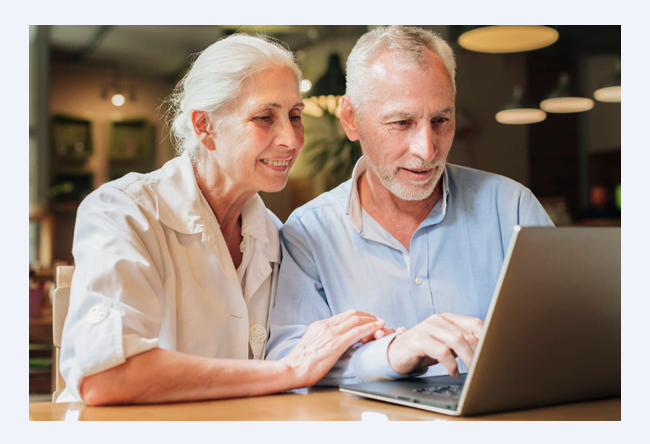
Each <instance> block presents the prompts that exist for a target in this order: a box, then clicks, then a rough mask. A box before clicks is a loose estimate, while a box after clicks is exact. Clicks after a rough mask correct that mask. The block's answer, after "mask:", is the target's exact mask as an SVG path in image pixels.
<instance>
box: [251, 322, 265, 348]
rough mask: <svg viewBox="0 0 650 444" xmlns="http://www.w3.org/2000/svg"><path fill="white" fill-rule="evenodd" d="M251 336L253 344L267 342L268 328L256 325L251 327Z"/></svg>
mask: <svg viewBox="0 0 650 444" xmlns="http://www.w3.org/2000/svg"><path fill="white" fill-rule="evenodd" d="M250 335H251V340H252V341H253V342H257V343H258V344H260V343H262V342H264V341H266V328H264V326H263V325H261V324H255V325H253V326H252V327H251V331H250Z"/></svg>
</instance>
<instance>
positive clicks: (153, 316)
mask: <svg viewBox="0 0 650 444" xmlns="http://www.w3.org/2000/svg"><path fill="white" fill-rule="evenodd" d="M72 252H73V256H74V259H75V270H74V274H73V277H72V285H71V290H70V307H69V310H68V315H67V317H66V320H65V324H64V328H63V336H62V341H61V362H60V368H61V374H62V376H63V378H64V379H65V381H66V388H67V389H68V390H69V391H70V394H71V395H72V396H73V397H74V398H76V399H77V400H79V401H81V396H80V394H79V385H80V383H81V381H82V380H83V378H84V377H85V376H88V375H92V374H95V373H100V372H102V371H105V370H108V369H110V368H112V367H115V366H117V365H120V364H122V363H124V362H125V361H126V359H127V358H129V357H131V356H133V355H136V354H139V353H143V352H145V351H148V350H151V349H153V348H156V347H158V335H159V332H160V319H161V301H162V295H163V284H162V280H161V276H160V274H159V271H158V270H160V269H161V268H160V267H161V254H160V245H159V243H158V241H157V236H156V233H155V232H154V229H153V227H152V226H151V224H150V223H149V220H148V219H147V217H146V216H145V214H144V213H143V211H142V210H141V208H140V207H139V206H138V205H137V204H136V202H135V201H134V200H133V199H132V198H131V197H129V196H127V195H126V194H125V193H123V192H122V191H121V190H119V189H117V188H115V187H111V186H104V187H101V188H100V189H98V190H97V191H96V192H94V193H92V194H91V195H90V196H89V197H88V198H87V199H86V200H84V202H82V204H81V205H80V206H79V210H78V213H77V221H76V226H75V234H74V242H73V248H72Z"/></svg>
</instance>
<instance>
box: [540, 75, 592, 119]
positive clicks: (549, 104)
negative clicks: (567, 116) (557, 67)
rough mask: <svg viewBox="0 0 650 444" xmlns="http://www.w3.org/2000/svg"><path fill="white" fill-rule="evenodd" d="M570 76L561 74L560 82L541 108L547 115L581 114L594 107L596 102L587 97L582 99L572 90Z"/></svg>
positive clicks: (541, 104)
mask: <svg viewBox="0 0 650 444" xmlns="http://www.w3.org/2000/svg"><path fill="white" fill-rule="evenodd" d="M570 79H571V78H570V77H569V74H568V73H566V72H563V73H562V74H560V80H559V81H558V84H557V86H556V87H555V89H554V90H553V91H551V94H549V96H548V98H547V99H546V100H543V101H542V102H541V103H540V104H539V107H540V108H542V109H543V110H544V111H546V112H547V113H581V112H583V111H589V110H590V109H591V108H593V107H594V101H593V100H591V99H588V98H587V97H580V96H579V95H577V94H574V93H573V92H572V91H571V90H570V88H569V87H570V85H569V83H570Z"/></svg>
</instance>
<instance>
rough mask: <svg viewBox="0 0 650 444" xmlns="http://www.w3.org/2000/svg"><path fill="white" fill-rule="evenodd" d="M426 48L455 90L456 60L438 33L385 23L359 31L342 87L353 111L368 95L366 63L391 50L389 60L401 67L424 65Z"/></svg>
mask: <svg viewBox="0 0 650 444" xmlns="http://www.w3.org/2000/svg"><path fill="white" fill-rule="evenodd" d="M427 51H432V52H433V53H434V54H437V55H438V56H439V57H440V58H441V59H442V61H443V63H444V64H445V66H446V67H447V71H449V75H450V76H451V79H452V83H453V88H454V94H455V93H456V60H455V58H454V51H453V50H452V49H451V47H450V46H449V44H448V43H447V42H446V41H444V40H443V39H442V38H441V37H440V36H439V35H437V34H434V33H433V32H431V31H427V30H425V29H422V28H416V27H413V26H388V27H381V28H376V29H373V30H372V31H370V32H367V33H366V34H364V35H362V36H361V38H360V39H359V40H358V41H357V44H356V45H354V48H353V49H352V52H351V53H350V55H349V57H348V61H347V76H346V91H345V94H346V95H347V96H348V97H350V100H351V101H352V104H353V105H354V108H355V109H356V111H357V113H362V112H363V108H364V106H365V104H366V103H367V101H368V99H369V98H370V97H372V92H373V85H372V82H369V81H368V79H369V78H370V77H371V75H370V72H369V70H370V65H371V64H372V62H373V61H375V60H376V59H377V57H379V56H380V55H381V54H383V53H385V52H392V53H393V62H394V63H395V64H397V65H398V66H401V67H404V68H424V69H426V68H427V67H428V64H429V58H428V57H427Z"/></svg>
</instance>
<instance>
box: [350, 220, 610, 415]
mask: <svg viewBox="0 0 650 444" xmlns="http://www.w3.org/2000/svg"><path fill="white" fill-rule="evenodd" d="M481 336H482V337H481V338H479V344H478V347H477V349H476V352H475V354H474V359H473V361H472V365H471V367H470V369H469V372H468V373H465V374H462V375H461V377H460V378H458V379H456V378H452V377H451V376H436V377H423V378H410V379H401V380H395V381H382V382H371V383H364V384H355V385H343V386H341V387H340V389H341V390H342V391H344V392H347V393H352V394H355V395H359V396H363V397H367V398H372V399H378V400H381V401H386V402H392V403H395V404H401V405H406V406H410V407H417V408H420V409H424V410H431V411H434V412H438V413H445V414H448V415H455V416H460V415H474V414H479V413H488V412H496V411H504V410H514V409H520V408H527V407H537V406H543V405H550V404H560V403H566V402H572V401H580V400H586V399H595V398H606V397H613V396H617V395H620V393H621V229H620V228H612V227H566V228H542V227H519V226H517V227H515V229H514V233H513V236H512V239H511V241H510V246H509V247H508V251H507V253H506V257H505V260H504V262H503V266H502V268H501V274H500V275H499V280H498V281H497V285H496V288H495V290H494V295H493V297H492V301H491V304H490V308H489V309H488V313H487V316H486V318H485V323H484V328H483V332H482V335H481ZM438 365H440V364H438Z"/></svg>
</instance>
